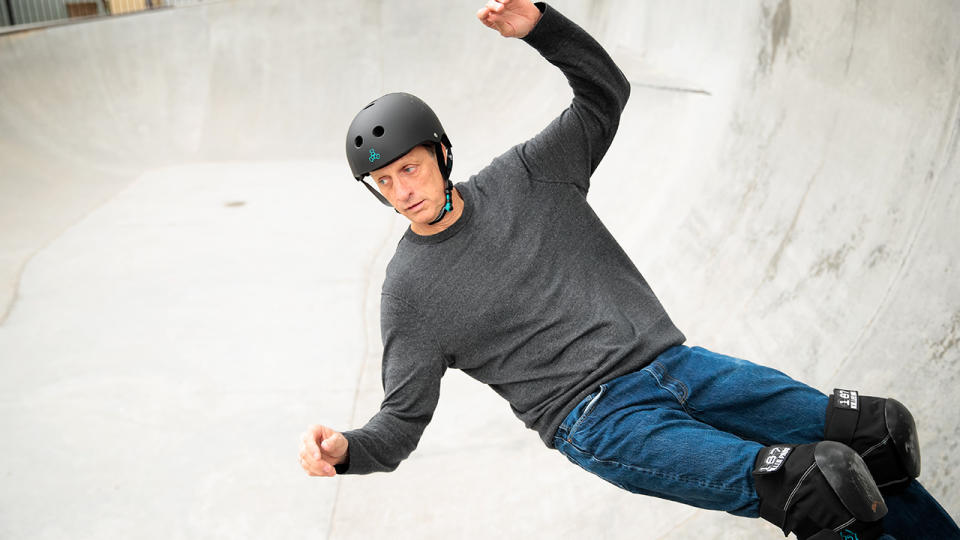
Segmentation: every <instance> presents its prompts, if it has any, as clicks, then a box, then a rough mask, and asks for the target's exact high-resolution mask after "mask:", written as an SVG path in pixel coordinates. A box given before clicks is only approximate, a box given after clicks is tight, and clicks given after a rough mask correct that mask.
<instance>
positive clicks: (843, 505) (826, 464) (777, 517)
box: [753, 441, 887, 540]
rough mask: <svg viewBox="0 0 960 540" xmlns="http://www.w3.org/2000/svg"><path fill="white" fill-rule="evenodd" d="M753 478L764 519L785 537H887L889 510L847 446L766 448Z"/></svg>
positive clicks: (866, 539)
mask: <svg viewBox="0 0 960 540" xmlns="http://www.w3.org/2000/svg"><path fill="white" fill-rule="evenodd" d="M753 478H754V485H755V487H756V490H757V495H759V496H760V517H762V518H763V519H765V520H767V521H769V522H771V523H773V524H774V525H776V526H778V527H780V529H781V530H782V531H783V533H784V534H785V535H786V534H790V533H791V532H792V533H794V534H796V535H797V538H799V539H800V540H806V539H811V538H814V537H817V535H818V534H819V535H830V534H834V536H823V537H825V538H844V535H845V534H848V535H853V536H852V537H855V538H858V539H860V540H871V539H875V538H879V537H880V536H881V535H882V534H883V528H882V525H881V522H880V519H881V518H882V517H883V516H884V515H885V514H886V513H887V506H886V504H885V503H884V501H883V497H882V496H881V495H880V489H879V488H877V485H876V483H875V482H874V481H873V478H872V477H871V476H870V471H869V470H868V469H867V466H866V464H865V463H864V462H863V459H861V458H860V456H859V455H857V453H856V452H854V451H853V450H852V449H851V448H849V447H848V446H845V445H843V444H840V443H837V442H832V441H823V442H819V443H812V444H802V445H790V444H782V445H775V446H768V447H766V448H764V449H762V450H761V451H760V452H759V453H758V454H757V458H756V461H755V462H754V467H753ZM836 535H840V536H836ZM818 538H820V537H818Z"/></svg>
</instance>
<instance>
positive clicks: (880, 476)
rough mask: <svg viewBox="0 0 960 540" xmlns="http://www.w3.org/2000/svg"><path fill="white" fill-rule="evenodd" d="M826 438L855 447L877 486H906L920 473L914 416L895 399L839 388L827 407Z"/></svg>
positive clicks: (918, 446) (918, 444)
mask: <svg viewBox="0 0 960 540" xmlns="http://www.w3.org/2000/svg"><path fill="white" fill-rule="evenodd" d="M824 438H825V439H827V440H829V441H837V442H842V443H843V444H845V445H847V446H849V447H850V448H853V449H854V450H856V451H857V453H858V454H860V457H862V458H863V460H864V461H865V462H866V463H867V467H868V468H869V469H870V473H871V474H872V475H873V479H874V480H875V481H876V482H877V485H878V486H880V487H882V488H884V487H897V486H901V485H903V486H905V485H906V484H907V483H908V482H910V480H911V479H913V478H916V477H918V476H920V442H919V440H918V439H917V425H916V423H915V422H914V421H913V415H911V414H910V411H909V410H907V408H906V407H904V406H903V404H902V403H900V402H899V401H897V400H895V399H884V398H876V397H870V396H861V395H859V394H858V393H857V392H856V391H854V390H841V389H839V388H838V389H836V390H834V391H833V395H832V396H830V403H829V405H828V406H827V417H826V428H825V429H824Z"/></svg>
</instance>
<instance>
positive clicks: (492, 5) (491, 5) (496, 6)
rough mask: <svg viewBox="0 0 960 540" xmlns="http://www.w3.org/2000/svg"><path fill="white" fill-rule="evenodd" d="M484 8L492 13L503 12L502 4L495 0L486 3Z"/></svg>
mask: <svg viewBox="0 0 960 540" xmlns="http://www.w3.org/2000/svg"><path fill="white" fill-rule="evenodd" d="M486 7H487V9H489V10H490V11H492V12H494V13H500V12H501V11H503V4H501V3H500V2H498V1H497V0H490V1H489V2H487V6H486Z"/></svg>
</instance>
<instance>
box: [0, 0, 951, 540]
mask: <svg viewBox="0 0 960 540" xmlns="http://www.w3.org/2000/svg"><path fill="white" fill-rule="evenodd" d="M556 5H557V6H558V7H559V8H560V9H561V10H563V11H564V12H565V13H566V14H568V15H569V16H570V17H571V18H573V19H574V20H577V21H579V22H580V23H581V24H582V25H583V26H585V27H586V28H587V29H588V30H590V31H591V33H593V34H594V35H595V36H596V37H597V38H598V39H599V40H600V41H601V42H602V43H603V44H604V45H605V46H606V47H607V48H608V50H610V51H611V53H612V54H613V56H614V57H615V59H617V61H618V63H620V65H621V67H622V68H623V70H624V72H625V73H627V75H628V77H629V78H630V80H631V82H632V84H633V94H632V97H631V101H630V104H629V106H628V108H627V110H626V111H625V114H624V118H623V120H622V122H621V129H620V133H619V135H618V138H617V140H616V142H615V143H614V146H613V147H612V148H611V150H610V152H609V154H608V156H607V158H606V159H605V161H604V163H603V165H602V166H601V168H600V169H599V170H598V171H597V173H596V176H595V180H594V188H593V190H592V192H591V196H590V198H591V202H592V204H593V205H594V207H595V208H596V210H597V212H598V213H599V214H600V216H601V217H602V218H603V219H604V221H605V222H606V223H607V225H608V226H609V228H610V229H611V230H612V231H613V233H614V235H615V236H616V237H617V238H618V239H620V241H621V242H622V244H623V245H624V247H625V248H626V249H627V251H628V253H630V255H631V257H632V258H633V259H634V261H635V262H636V263H637V265H638V266H639V268H640V269H641V271H642V272H643V273H644V275H645V276H646V277H647V278H648V280H649V281H650V282H651V284H652V285H653V287H654V289H655V290H656V291H657V293H658V295H659V296H660V298H661V300H662V301H663V302H664V304H665V305H666V306H667V309H668V311H669V312H670V313H671V314H672V315H673V317H674V319H675V320H676V321H677V323H678V324H679V325H680V327H681V328H682V329H683V330H684V331H685V332H686V334H687V335H688V337H689V338H690V342H691V344H700V345H704V346H707V347H710V348H713V349H715V350H718V351H722V352H726V353H729V354H734V355H738V356H742V357H745V358H749V359H752V360H755V361H758V362H761V363H765V364H768V365H772V366H775V367H778V368H780V369H782V370H784V371H786V372H788V373H789V374H791V375H793V376H795V377H797V378H799V379H802V380H804V381H806V382H808V383H810V384H811V385H813V386H816V387H818V388H820V389H822V390H824V391H829V390H830V389H831V388H833V387H834V386H846V387H854V388H859V389H860V390H861V391H863V392H864V393H867V394H881V395H892V396H895V397H897V398H898V399H900V400H901V401H904V402H905V403H907V404H908V405H909V406H910V407H911V408H912V409H913V410H914V412H915V415H916V416H917V419H918V423H919V425H920V430H921V433H920V436H921V442H922V444H923V450H924V471H923V475H922V477H921V480H922V481H923V482H924V484H925V485H926V486H927V487H928V489H929V490H930V491H931V492H933V493H934V494H935V495H937V496H938V498H939V499H940V500H941V502H942V503H943V504H944V506H945V507H946V508H947V510H948V511H949V512H950V513H951V514H953V515H954V516H956V515H957V513H958V512H960V490H958V489H957V487H956V482H955V481H954V477H953V471H954V470H955V469H956V467H957V465H958V459H957V457H956V452H955V448H956V444H957V441H958V438H960V437H958V436H960V433H958V431H960V427H958V413H957V412H956V411H957V410H958V409H960V407H958V401H960V400H958V398H957V397H956V396H957V393H956V391H955V388H956V387H957V384H958V382H960V376H958V375H960V367H958V360H960V348H958V344H960V279H958V275H957V272H958V260H960V242H958V241H957V239H956V234H957V231H958V230H960V182H958V179H960V164H958V160H957V146H958V132H960V112H958V109H960V34H957V32H956V28H958V27H960V7H957V6H956V5H955V4H954V3H952V2H948V1H946V0H944V1H939V2H928V3H926V4H925V5H924V9H917V8H916V7H915V6H911V5H907V4H904V3H897V2H874V3H862V2H857V1H853V2H850V1H848V2H819V1H818V2H803V3H800V2H795V3H792V2H790V0H781V1H780V2H775V1H761V2H755V3H746V2H740V3H735V4H729V3H728V4H724V5H722V6H721V5H719V4H717V3H715V2H706V1H702V2H701V1H691V2H683V3H677V2H668V1H650V2H626V1H614V0H594V1H592V2H573V1H563V2H557V3H556ZM478 7H480V6H479V5H475V3H474V2H466V1H463V0H457V1H456V2H450V1H449V0H447V1H440V0H431V1H429V2H427V1H417V2H403V3H399V2H380V1H375V0H363V1H354V2H341V3H334V2H307V3H290V2H280V1H277V0H274V1H267V2H264V1H252V0H247V1H241V0H236V1H230V2H220V3H210V4H207V5H204V6H200V7H195V8H189V9H178V10H166V11H162V12H156V13H148V14H142V15H136V16H128V17H119V18H113V19H108V20H100V21H94V22H90V23H85V24H77V25H70V26H65V27H58V28H51V29H48V30H39V31H33V32H29V33H21V34H13V35H5V36H0V74H2V75H0V231H2V234H0V323H2V324H0V373H2V374H3V376H2V377H0V395H2V396H3V399H2V400H0V430H2V431H3V432H4V433H5V437H4V444H3V445H0V464H2V465H0V467H2V469H0V470H2V476H3V478H4V482H3V486H4V487H3V488H0V508H4V509H5V511H4V512H2V513H0V536H3V537H11V538H20V537H34V538H47V537H59V536H64V535H66V536H69V537H72V538H99V537H117V536H121V535H128V536H135V537H157V538H170V537H229V538H238V537H284V538H289V537H310V538H316V537H330V538H353V537H356V538H371V537H387V536H390V537H392V538H424V537H429V538H450V537H477V538H479V537H489V536H491V535H501V536H507V537H520V536H534V537H547V536H554V537H555V536H562V537H566V536H573V535H589V536H591V537H595V536H601V537H609V538H637V537H643V538H683V537H687V536H689V535H690V534H692V533H694V532H696V533H697V534H698V535H700V536H704V535H706V536H707V537H716V538H747V537H753V538H767V537H772V535H774V534H778V533H777V532H776V530H774V529H773V528H772V527H770V526H767V525H765V524H763V523H760V522H757V521H751V520H743V519H738V518H732V517H729V516H726V515H723V514H717V513H711V512H705V511H698V510H694V509H691V508H687V507H683V506H680V505H676V504H672V503H666V502H662V501H657V500H652V499H648V498H641V497H637V496H632V495H629V494H625V493H621V492H619V491H618V490H616V489H615V488H612V487H609V486H607V485H605V484H604V483H602V482H600V481H598V480H596V479H595V478H593V477H590V476H589V475H586V474H585V473H583V472H581V471H579V470H577V469H574V468H573V467H571V466H569V465H568V464H567V463H566V461H565V460H563V458H561V457H560V456H558V455H556V454H555V453H553V452H548V451H546V450H545V449H544V448H543V447H542V445H541V444H540V442H539V440H538V439H537V437H536V435H535V434H534V433H533V432H529V431H526V430H524V429H523V427H522V426H521V425H520V424H519V422H518V421H516V420H515V419H514V418H513V417H512V416H511V414H510V412H509V408H508V407H507V406H506V404H505V403H503V402H502V401H500V400H499V399H498V398H497V397H496V396H495V395H494V394H493V393H492V392H489V391H487V390H486V389H485V388H483V387H482V386H480V385H477V384H476V383H474V382H472V381H469V380H467V378H466V377H463V376H462V375H460V374H459V373H451V374H449V375H448V377H447V378H446V380H445V382H444V389H443V397H442V399H441V404H440V408H439V410H438V412H437V416H436V418H435V420H434V422H433V424H432V425H431V427H430V428H428V430H427V433H426V434H425V436H424V439H423V441H422V443H421V446H420V448H419V449H418V451H417V452H416V453H415V454H414V455H413V456H412V457H411V459H410V460H408V461H407V462H405V463H404V465H402V466H401V468H400V469H399V470H398V471H397V472H396V473H393V474H390V475H373V476H370V477H364V478H340V479H337V480H329V481H323V480H317V481H308V480H306V479H304V478H301V475H302V473H301V471H300V470H299V468H298V467H297V465H296V463H295V461H294V460H295V453H296V448H297V441H296V438H297V435H298V433H299V432H300V431H301V430H302V428H303V426H304V425H306V424H308V423H314V422H326V423H329V424H331V425H333V426H335V427H338V428H344V429H345V428H348V427H352V426H357V425H362V423H363V422H364V421H365V419H366V418H367V417H369V415H371V414H372V413H373V412H374V411H375V410H376V407H377V405H378V403H379V398H380V388H379V384H380V383H379V375H378V369H379V356H378V355H379V349H378V348H379V331H378V320H377V317H378V306H377V301H378V290H379V285H380V279H381V276H382V272H383V267H384V265H385V263H386V261H387V260H388V258H389V256H390V254H391V253H392V248H393V246H394V245H395V242H396V240H397V239H398V237H399V234H400V232H401V231H402V229H403V223H402V221H401V220H399V219H397V218H396V217H395V216H394V215H392V214H391V213H389V212H387V211H384V210H383V209H382V208H379V207H378V206H379V205H377V204H376V203H374V202H373V200H372V199H370V197H369V195H367V194H366V193H365V192H364V190H362V189H361V188H359V187H358V186H356V185H354V183H353V182H352V181H351V180H350V179H349V176H348V171H347V169H346V166H345V164H344V163H343V160H342V156H341V154H342V149H341V144H342V140H341V137H342V132H343V130H344V129H345V126H346V125H347V124H348V123H349V120H350V118H351V117H352V115H353V113H354V112H355V111H356V110H358V109H359V108H360V107H362V106H363V105H364V104H365V103H367V102H368V101H369V100H370V99H371V98H372V97H376V96H378V95H380V94H382V93H385V92H389V91H396V90H405V91H410V92H413V93H416V94H419V95H421V96H422V97H424V98H425V99H426V100H427V101H428V102H430V103H431V104H432V105H433V106H434V108H435V109H436V110H437V112H438V113H439V115H440V116H441V118H442V119H443V121H444V124H445V127H446V128H447V130H448V132H449V133H450V136H451V138H452V140H453V142H454V145H455V147H456V149H457V151H458V153H457V167H456V169H455V171H454V176H455V177H456V178H458V179H465V178H466V177H467V175H468V174H469V172H470V171H473V170H476V169H477V168H479V167H481V166H483V165H484V164H485V163H486V162H487V161H488V160H489V159H490V158H491V157H492V156H493V155H495V154H497V153H499V152H501V151H502V150H504V149H506V148H508V147H509V146H510V145H512V144H514V143H516V142H518V141H520V140H523V139H524V138H526V137H529V136H530V135H532V134H533V133H536V132H537V131H538V130H539V128H540V127H541V126H543V125H545V124H546V123H547V122H548V121H549V120H550V119H551V118H552V117H553V116H554V115H555V114H557V112H559V111H560V110H561V109H562V108H563V107H564V106H565V105H566V103H567V102H568V100H569V91H568V90H567V89H566V86H565V83H564V80H563V78H562V76H561V75H560V74H559V73H557V72H556V71H555V70H554V69H553V68H551V67H550V66H547V65H545V63H544V62H543V61H542V60H541V59H540V58H539V56H538V55H537V54H536V53H535V52H533V51H532V50H530V49H529V48H527V47H526V46H525V45H523V44H522V43H518V42H514V41H508V40H503V39H500V38H498V37H497V36H496V35H495V34H494V33H492V32H490V31H489V30H487V29H485V28H484V27H482V26H481V25H480V24H479V23H477V22H476V21H475V19H474V18H473V13H474V12H475V11H476V9H477V8H478ZM457 171H459V172H457ZM357 209H360V210H361V211H362V212H363V213H362V214H361V217H360V218H357V217H356V215H357V214H356V211H357Z"/></svg>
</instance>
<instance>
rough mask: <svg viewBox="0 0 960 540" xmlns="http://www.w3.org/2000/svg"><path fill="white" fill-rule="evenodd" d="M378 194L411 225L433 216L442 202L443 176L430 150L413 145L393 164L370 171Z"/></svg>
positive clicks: (443, 197)
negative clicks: (378, 191)
mask: <svg viewBox="0 0 960 540" xmlns="http://www.w3.org/2000/svg"><path fill="white" fill-rule="evenodd" d="M370 177H371V179H372V180H373V182H374V184H376V186H377V189H379V190H380V193H381V194H382V195H383V196H384V197H386V199H387V200H388V201H389V202H390V204H392V205H393V207H394V208H396V209H397V211H398V212H400V213H401V214H403V216H404V217H405V218H407V219H409V220H410V223H411V224H414V225H417V224H419V225H426V224H428V223H430V222H431V221H433V220H434V219H436V217H437V214H439V213H440V209H441V207H442V206H443V205H444V204H446V194H445V193H444V190H443V176H442V175H441V174H440V168H439V167H438V166H437V159H436V158H435V157H434V155H433V152H431V151H430V150H428V149H426V148H425V147H423V146H417V147H415V148H414V149H413V150H410V151H409V152H407V153H406V154H405V155H403V157H401V158H399V159H397V160H396V161H394V162H393V163H391V164H389V165H387V166H386V167H383V168H382V169H377V170H375V171H372V172H371V173H370Z"/></svg>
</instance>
